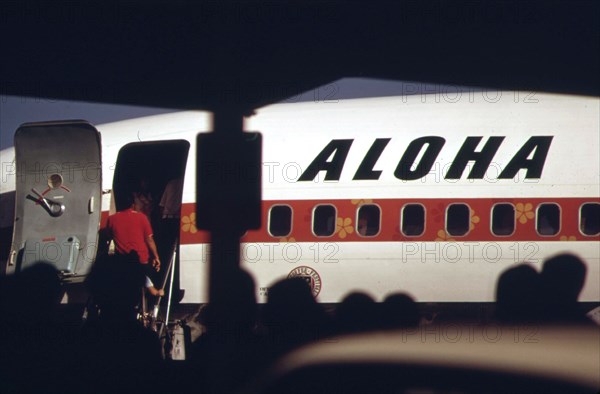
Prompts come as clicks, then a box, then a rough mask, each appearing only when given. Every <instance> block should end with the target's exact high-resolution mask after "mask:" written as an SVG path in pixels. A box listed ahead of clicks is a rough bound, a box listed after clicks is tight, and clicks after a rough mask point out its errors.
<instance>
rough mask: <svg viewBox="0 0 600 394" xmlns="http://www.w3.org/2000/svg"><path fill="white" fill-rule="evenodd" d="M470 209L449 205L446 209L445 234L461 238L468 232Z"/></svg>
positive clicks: (463, 205) (460, 205)
mask: <svg viewBox="0 0 600 394" xmlns="http://www.w3.org/2000/svg"><path fill="white" fill-rule="evenodd" d="M470 226H471V209H470V208H469V206H468V205H466V204H451V205H449V206H448V209H446V232H448V234H450V235H454V236H461V235H465V234H467V233H468V232H469V227H470Z"/></svg>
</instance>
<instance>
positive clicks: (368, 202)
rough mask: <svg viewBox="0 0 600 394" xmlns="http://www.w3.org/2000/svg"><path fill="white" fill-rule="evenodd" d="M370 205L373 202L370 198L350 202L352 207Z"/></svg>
mask: <svg viewBox="0 0 600 394" xmlns="http://www.w3.org/2000/svg"><path fill="white" fill-rule="evenodd" d="M371 203H373V200H371V199H370V198H369V199H367V198H364V199H361V200H352V204H353V205H363V204H371Z"/></svg>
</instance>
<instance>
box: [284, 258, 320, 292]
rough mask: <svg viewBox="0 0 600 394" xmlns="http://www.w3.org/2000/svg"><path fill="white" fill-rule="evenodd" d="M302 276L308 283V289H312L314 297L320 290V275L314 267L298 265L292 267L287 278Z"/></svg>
mask: <svg viewBox="0 0 600 394" xmlns="http://www.w3.org/2000/svg"><path fill="white" fill-rule="evenodd" d="M295 277H298V278H302V279H304V280H305V281H306V283H308V285H309V286H310V289H311V291H312V294H313V297H316V296H318V295H319V293H320V292H321V277H320V276H319V273H318V272H317V271H315V270H314V269H312V268H310V267H307V266H305V265H302V266H300V267H297V268H294V269H293V270H291V271H290V273H289V274H288V278H295Z"/></svg>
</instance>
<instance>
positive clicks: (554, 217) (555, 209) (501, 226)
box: [268, 203, 600, 237]
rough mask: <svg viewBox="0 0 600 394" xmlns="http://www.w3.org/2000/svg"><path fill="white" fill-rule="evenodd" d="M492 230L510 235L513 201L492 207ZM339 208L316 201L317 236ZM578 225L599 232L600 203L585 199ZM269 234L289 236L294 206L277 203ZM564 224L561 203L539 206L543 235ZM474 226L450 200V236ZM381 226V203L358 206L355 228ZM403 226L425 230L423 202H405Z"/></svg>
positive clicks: (363, 231) (409, 232) (330, 228)
mask: <svg viewBox="0 0 600 394" xmlns="http://www.w3.org/2000/svg"><path fill="white" fill-rule="evenodd" d="M491 216H492V223H491V231H492V234H494V235H496V236H510V235H512V234H513V233H514V232H515V229H516V222H517V216H516V209H515V206H514V205H513V204H509V203H499V204H495V205H494V206H493V207H492V211H491ZM336 219H337V211H336V208H335V206H333V205H328V204H324V205H317V206H316V207H315V209H314V210H313V215H312V231H313V233H314V235H316V236H318V237H328V236H331V235H333V234H334V232H335V230H336ZM579 219H580V221H579V228H580V230H581V232H582V233H583V234H584V235H588V236H594V235H598V234H599V233H600V223H599V222H600V204H598V203H585V204H582V205H581V207H580V210H579ZM268 222H269V223H268V224H269V234H271V235H272V236H273V237H287V236H288V235H290V233H291V232H292V208H291V207H289V206H288V205H274V206H272V207H271V210H270V211H269V220H268ZM560 224H561V210H560V206H559V205H558V204H555V203H544V204H540V205H539V206H538V207H537V211H536V215H535V229H536V231H537V233H538V234H539V235H541V236H553V235H556V234H558V233H559V231H560ZM470 227H471V209H470V208H469V206H468V205H467V204H460V203H457V204H450V205H449V206H448V208H447V209H446V232H447V233H448V234H449V235H451V236H458V237H460V236H464V235H466V234H467V233H468V232H469V229H470ZM380 228H381V209H380V208H379V206H378V205H374V204H365V205H361V206H360V207H359V208H358V212H357V220H356V227H355V229H356V231H357V233H358V234H360V235H361V236H364V237H374V236H376V235H377V234H379V231H380ZM400 230H401V231H402V234H404V235H405V236H409V237H418V236H420V235H423V233H424V232H425V207H424V206H423V205H421V204H406V205H404V207H402V211H401V214H400Z"/></svg>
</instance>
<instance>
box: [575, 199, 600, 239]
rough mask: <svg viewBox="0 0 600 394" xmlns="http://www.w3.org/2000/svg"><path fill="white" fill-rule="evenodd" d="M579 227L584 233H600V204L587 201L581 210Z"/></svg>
mask: <svg viewBox="0 0 600 394" xmlns="http://www.w3.org/2000/svg"><path fill="white" fill-rule="evenodd" d="M579 229H580V230H581V232H582V233H583V234H584V235H598V234H600V204H598V203H596V202H590V203H585V204H583V205H582V206H581V209H580V211H579Z"/></svg>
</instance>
